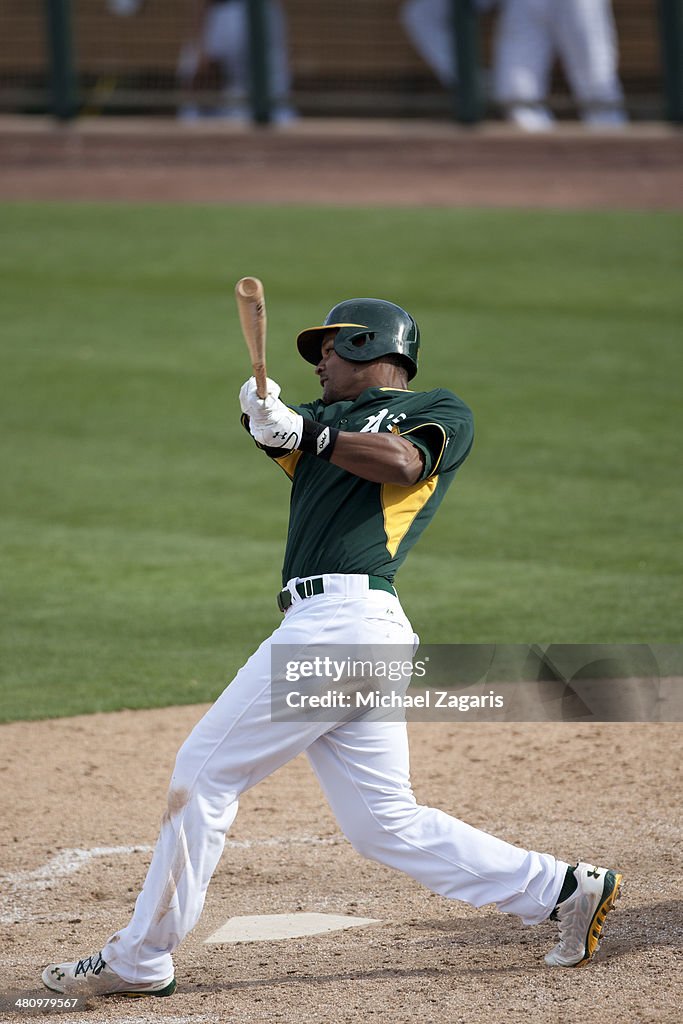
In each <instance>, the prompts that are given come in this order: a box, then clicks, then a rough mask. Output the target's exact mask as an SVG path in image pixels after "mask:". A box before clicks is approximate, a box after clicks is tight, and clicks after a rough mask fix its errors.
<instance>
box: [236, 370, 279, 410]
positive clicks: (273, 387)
mask: <svg viewBox="0 0 683 1024" xmlns="http://www.w3.org/2000/svg"><path fill="white" fill-rule="evenodd" d="M266 388H267V398H259V397H258V395H257V394H256V377H250V378H249V380H247V381H245V382H244V384H243V385H242V387H241V388H240V408H241V409H242V412H243V413H245V415H247V416H249V417H259V416H262V415H263V413H264V411H265V403H266V402H267V401H268V399H269V398H275V399H276V398H278V397H279V395H280V385H279V384H277V383H276V382H275V381H274V380H271V379H270V377H266Z"/></svg>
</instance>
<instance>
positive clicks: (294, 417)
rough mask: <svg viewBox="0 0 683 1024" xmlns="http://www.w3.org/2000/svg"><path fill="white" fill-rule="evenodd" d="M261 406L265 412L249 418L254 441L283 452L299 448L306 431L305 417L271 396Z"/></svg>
mask: <svg viewBox="0 0 683 1024" xmlns="http://www.w3.org/2000/svg"><path fill="white" fill-rule="evenodd" d="M259 401H260V400H259ZM260 404H261V405H262V406H264V407H265V408H264V410H263V412H262V413H261V414H260V415H259V416H256V417H253V416H250V417H249V432H250V434H251V436H252V437H253V438H254V440H255V441H258V442H259V444H263V445H265V446H266V447H267V448H281V449H282V450H283V452H291V451H294V449H295V448H298V447H299V444H300V443H301V435H302V433H303V429H304V418H303V416H301V415H300V414H299V413H298V412H294V410H293V409H289V408H288V407H287V406H286V405H285V403H284V402H281V401H280V399H279V398H273V397H272V396H271V395H268V398H266V399H265V401H263V402H260Z"/></svg>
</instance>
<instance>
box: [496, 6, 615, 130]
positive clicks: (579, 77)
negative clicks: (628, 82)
mask: <svg viewBox="0 0 683 1024" xmlns="http://www.w3.org/2000/svg"><path fill="white" fill-rule="evenodd" d="M494 51H495V52H494V61H493V65H494V94H495V98H496V100H497V102H498V103H500V104H501V105H502V106H504V107H506V108H507V110H508V112H509V113H510V115H511V117H512V119H513V120H517V121H518V123H519V124H520V126H521V127H531V128H533V127H534V125H535V124H536V123H537V125H538V127H545V126H548V125H550V124H551V123H552V117H551V114H550V111H549V110H548V109H547V107H546V106H545V103H546V100H547V95H548V88H549V84H550V72H551V70H552V64H553V61H554V59H555V56H556V55H558V56H559V57H560V60H561V61H562V66H563V68H564V70H565V72H566V75H567V78H568V80H569V84H570V86H571V90H572V93H573V94H574V97H575V99H576V101H577V103H578V105H579V107H580V110H581V116H582V118H583V120H584V121H585V122H586V123H587V124H592V125H595V126H599V125H605V126H609V125H620V124H624V123H625V121H626V116H625V114H624V110H623V102H624V96H623V91H622V88H621V83H620V82H619V77H618V73H617V64H618V48H617V35H616V28H615V24H614V16H613V14H612V6H611V3H610V0H504V2H503V4H502V8H501V12H500V15H499V18H498V23H497V26H496V39H495V46H494ZM534 108H535V111H534ZM534 112H535V113H536V121H533V120H532V121H529V123H527V122H526V121H525V116H526V117H527V118H533V117H534Z"/></svg>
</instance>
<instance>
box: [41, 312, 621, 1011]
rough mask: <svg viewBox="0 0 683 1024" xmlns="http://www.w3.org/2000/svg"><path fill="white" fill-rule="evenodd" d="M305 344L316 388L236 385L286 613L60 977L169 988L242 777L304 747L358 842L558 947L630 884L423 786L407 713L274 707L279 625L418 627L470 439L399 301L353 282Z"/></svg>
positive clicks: (291, 641)
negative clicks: (424, 582) (426, 798)
mask: <svg viewBox="0 0 683 1024" xmlns="http://www.w3.org/2000/svg"><path fill="white" fill-rule="evenodd" d="M297 345H298V349H299V352H300V354H301V355H302V356H303V358H304V359H306V360H307V361H308V362H309V363H311V364H312V365H313V366H314V367H315V373H316V374H317V376H318V378H319V382H320V386H321V388H322V396H321V397H320V398H318V399H315V400H314V401H312V402H307V403H305V404H303V405H285V403H284V402H282V401H281V399H280V397H279V392H280V388H279V387H278V385H277V384H276V383H275V382H274V381H272V380H268V381H267V395H266V397H265V398H259V397H258V396H257V393H256V382H255V379H254V378H251V379H250V380H248V381H247V382H246V383H245V384H244V385H243V387H242V390H241V391H240V404H241V407H242V420H243V423H244V425H245V426H246V427H247V428H248V429H249V431H250V433H251V434H252V436H253V438H254V440H255V441H256V444H257V446H258V447H259V448H260V449H261V450H262V451H263V452H264V453H265V456H263V457H268V458H270V459H271V460H272V461H273V462H275V463H277V465H278V466H279V467H280V468H281V469H282V470H284V472H285V473H286V474H287V476H288V477H289V479H290V481H291V512H290V520H289V531H288V535H287V545H286V550H285V557H284V568H283V574H282V579H283V589H282V591H281V592H280V594H279V595H278V604H279V607H280V609H281V610H282V612H283V619H282V623H281V624H280V625H279V626H278V628H277V629H276V630H275V631H274V633H273V634H272V636H270V637H269V638H268V639H266V640H264V641H263V643H262V644H261V646H260V647H259V648H258V650H257V651H256V652H255V653H254V654H253V655H252V656H251V657H250V658H249V660H248V661H247V663H246V664H245V665H244V666H243V667H242V668H241V669H240V670H239V672H238V673H237V675H236V676H235V678H234V679H233V681H232V682H231V683H230V685H229V686H228V687H227V688H226V689H225V691H224V692H223V693H222V695H221V696H220V697H219V698H218V700H217V701H216V703H215V704H214V705H213V706H212V707H211V709H210V710H209V711H208V712H207V714H206V715H205V716H204V718H203V719H202V720H201V721H200V722H199V723H198V725H197V726H196V727H195V728H194V730H193V731H192V733H191V734H190V736H189V738H188V739H187V740H186V742H185V743H184V744H183V746H182V747H181V749H180V751H179V753H178V757H177V760H176V764H175V769H174V772H173V776H172V779H171V786H170V790H169V795H168V805H167V808H166V812H165V814H164V817H163V821H162V827H161V833H160V836H159V840H158V843H157V846H156V850H155V852H154V856H153V858H152V862H151V865H150V868H149V871H148V874H147V878H146V880H145V883H144V886H143V889H142V892H141V893H140V895H139V896H138V899H137V902H136V904H135V910H134V913H133V917H132V919H131V921H130V922H129V923H128V924H127V925H126V926H125V927H124V928H122V929H121V930H120V931H118V932H116V934H114V935H113V936H111V938H110V939H109V940H108V941H107V942H106V943H105V945H104V946H103V948H102V950H101V951H100V952H97V953H94V954H92V955H91V956H86V957H84V958H83V959H80V960H76V961H74V962H71V963H60V964H50V965H49V966H48V967H46V968H45V970H44V972H43V975H42V977H43V981H44V983H45V985H47V987H48V988H50V989H52V990H54V991H56V992H61V993H68V994H69V995H77V994H81V993H82V994H84V995H92V994H108V993H121V994H129V995H157V996H164V995H170V994H171V993H172V992H173V991H174V989H175V986H176V982H175V975H174V968H173V960H172V954H173V952H174V950H175V949H176V948H177V947H178V946H179V945H180V943H181V942H182V941H183V939H184V937H185V936H186V935H187V934H188V932H189V931H190V930H191V929H192V928H193V927H194V926H195V924H196V923H197V921H198V919H199V916H200V914H201V911H202V906H203V904H204V899H205V895H206V890H207V887H208V885H209V881H210V879H211V876H212V874H213V872H214V870H215V868H216V865H217V864H218V861H219V858H220V856H221V853H222V851H223V846H224V841H225V835H226V833H227V831H228V829H229V828H230V826H231V825H232V823H233V821H234V819H235V815H236V814H237V803H238V800H239V797H240V794H242V793H243V792H245V790H247V789H249V788H250V787H251V786H254V785H255V784H256V783H257V782H260V780H261V779H263V778H265V777H266V776H267V775H270V774H271V772H274V771H275V770H276V769H277V768H279V767H280V766H281V765H283V764H285V763H286V762H288V761H289V760H291V759H292V758H294V757H296V756H297V754H300V753H301V752H302V751H305V752H306V754H307V755H308V759H309V761H310V764H311V767H312V769H313V771H314V773H315V775H316V777H317V779H318V781H319V783H320V786H321V789H322V790H323V793H324V794H325V796H326V798H327V800H328V801H329V804H330V806H331V808H332V811H333V812H334V814H335V815H336V818H337V820H338V822H339V824H340V826H341V828H342V829H343V831H344V833H345V835H346V836H347V838H348V839H349V841H350V842H351V844H352V845H353V846H354V847H355V849H356V850H357V851H358V852H359V853H361V854H363V855H364V856H366V857H369V858H371V859H373V860H377V861H379V862H381V863H382V864H387V865H389V866H390V867H393V868H397V869H398V870H400V871H404V872H405V873H406V874H408V875H410V876H411V877H412V878H414V879H416V880H417V881H418V882H421V883H422V884H423V885H425V886H426V887H427V888H428V889H431V890H432V891H433V892H436V893H440V894H441V895H442V896H445V897H447V898H449V899H456V900H464V901H465V902H467V903H470V904H472V905H473V906H475V907H481V906H483V905H484V904H488V903H495V904H496V906H497V907H498V909H499V910H501V911H504V912H506V913H509V914H516V915H518V916H519V917H520V918H521V920H522V921H523V922H524V923H525V924H528V925H533V924H537V923H538V922H541V921H545V920H546V919H547V918H553V919H555V920H556V921H557V923H558V926H559V936H558V942H557V945H556V946H555V947H554V948H553V949H552V950H551V951H550V952H549V953H548V954H547V955H546V957H545V959H546V962H547V963H548V964H550V965H556V966H562V967H577V966H579V965H581V964H584V963H586V962H587V961H588V960H590V958H591V957H592V955H593V954H594V952H595V950H596V949H597V946H598V941H599V939H600V935H601V931H602V927H603V924H604V921H605V917H606V915H607V913H608V911H609V910H611V909H612V907H613V904H614V901H615V899H616V897H617V895H618V893H619V888H620V885H621V877H622V876H621V875H620V874H618V873H616V872H615V871H611V870H606V869H605V868H602V867H596V866H594V865H592V864H587V863H583V862H580V863H578V864H577V865H576V866H573V867H571V866H569V865H568V864H566V863H564V862H563V861H560V860H557V859H556V858H555V857H554V856H552V855H551V854H548V853H535V852H533V851H530V850H523V849H520V848H518V847H516V846H512V845H510V844H509V843H507V842H504V841H502V840H501V839H497V838H495V837H494V836H491V835H488V834H487V833H485V832H480V831H479V830H478V829H476V828H473V827H472V826H470V825H467V824H466V823H465V822H463V821H459V820H458V819H456V818H452V817H451V816H450V815H448V814H445V813H444V812H443V811H440V810H435V809H434V808H432V807H423V806H420V805H419V804H417V803H416V801H415V798H414V796H413V793H412V790H411V786H410V778H409V765H408V740H407V732H406V725H405V722H404V721H396V720H387V719H381V718H379V719H377V718H373V716H361V717H360V718H358V719H353V720H345V721H342V722H336V723H334V722H323V721H320V720H317V719H315V720H310V719H309V720H306V719H302V720H301V721H287V722H283V721H273V719H272V716H271V646H272V645H273V644H287V645H294V646H296V647H299V648H302V647H303V648H305V646H306V645H307V644H309V645H310V644H313V643H315V645H316V647H318V646H319V645H323V644H335V645H337V644H359V643H361V644H369V645H372V644H380V643H382V644H386V643H396V644H401V645H408V644H409V645H412V644H413V642H414V633H413V629H412V626H411V624H410V622H409V621H408V619H407V618H406V615H405V613H404V612H403V609H402V607H401V604H400V601H399V599H398V595H397V593H396V590H395V588H394V583H393V581H394V577H395V575H396V572H397V571H398V569H399V568H400V566H401V564H402V563H403V561H404V559H405V558H406V556H407V554H408V553H409V551H410V550H411V548H412V547H413V545H414V544H415V542H416V541H417V540H418V539H419V537H420V535H421V534H422V532H423V530H424V529H425V528H426V527H427V526H428V525H429V523H430V522H431V520H432V518H433V516H434V515H435V514H436V512H437V510H438V508H439V505H440V504H441V502H442V500H443V498H444V496H445V494H446V491H447V490H448V488H449V487H450V485H451V484H452V483H453V480H454V478H455V475H456V473H457V471H458V469H459V467H460V466H461V465H462V463H463V462H464V460H465V459H466V458H467V456H468V454H469V452H470V449H471V447H472V439H473V425H472V413H471V412H470V410H469V408H468V407H467V405H465V403H464V402H463V401H462V400H461V399H460V398H458V397H457V396H456V395H454V394H452V393H451V392H450V391H447V390H445V389H443V388H437V389H435V390H433V391H426V392H421V391H412V390H409V387H408V386H409V383H410V381H411V380H412V379H413V378H414V377H415V375H416V373H417V360H418V350H419V345H420V335H419V331H418V327H417V324H416V323H415V320H414V319H413V318H412V316H410V315H409V314H408V313H407V312H406V311H405V310H404V309H401V308H400V307H399V306H397V305H394V304H393V303H392V302H386V301H384V300H381V299H350V300H348V301H345V302H341V303H339V304H338V305H336V306H335V307H334V308H333V309H332V310H331V311H330V313H328V315H327V317H326V318H325V321H324V323H323V324H322V325H320V326H317V327H311V328H309V329H308V330H305V331H302V332H301V334H299V336H298V339H297Z"/></svg>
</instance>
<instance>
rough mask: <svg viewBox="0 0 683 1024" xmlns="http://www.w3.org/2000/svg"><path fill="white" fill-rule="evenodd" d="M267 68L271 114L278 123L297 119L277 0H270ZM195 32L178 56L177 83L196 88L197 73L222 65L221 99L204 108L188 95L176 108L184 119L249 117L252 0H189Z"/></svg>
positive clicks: (281, 18)
mask: <svg viewBox="0 0 683 1024" xmlns="http://www.w3.org/2000/svg"><path fill="white" fill-rule="evenodd" d="M265 7H266V12H267V18H268V22H267V32H268V47H269V52H268V68H269V84H270V90H269V91H270V101H271V117H272V120H273V122H275V123H276V124H285V123H287V122H289V121H293V120H294V119H295V118H296V112H295V110H294V109H293V107H292V106H291V104H290V101H289V93H290V88H291V75H290V71H289V59H288V55H287V27H286V22H285V16H284V12H283V10H282V6H281V5H280V3H279V2H278V0H266V4H265ZM191 8H192V22H193V25H192V30H191V37H190V38H189V39H188V41H187V42H186V43H185V44H184V45H183V47H182V49H181V52H180V57H179V60H178V72H177V74H178V83H179V86H180V88H181V89H183V90H186V91H187V92H188V93H192V92H193V91H195V90H196V88H197V80H198V78H199V76H200V75H201V74H202V73H203V72H205V71H206V70H207V69H208V68H209V67H210V66H211V65H215V66H217V67H218V69H219V72H220V74H221V78H222V82H223V87H222V94H221V103H220V104H219V105H217V106H213V107H208V108H203V107H201V106H200V105H199V104H198V103H196V102H194V101H193V99H192V98H191V97H190V98H189V99H188V101H186V102H185V103H183V104H182V105H181V107H180V109H179V111H178V116H179V118H181V120H196V119H197V118H201V117H205V116H206V117H223V118H228V119H231V120H241V121H245V120H247V119H248V118H249V116H250V111H249V94H250V85H251V83H250V68H249V9H248V8H249V4H248V0H191Z"/></svg>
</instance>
